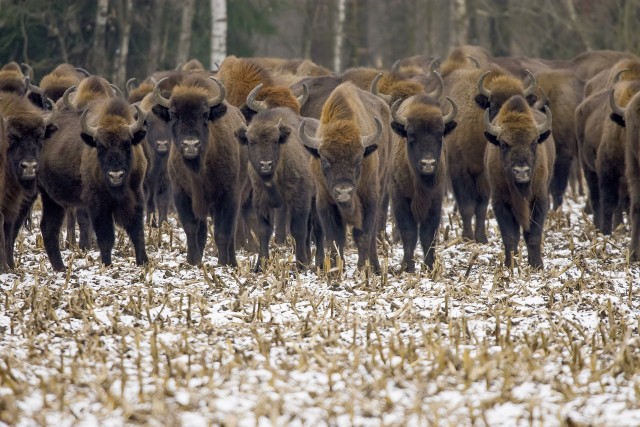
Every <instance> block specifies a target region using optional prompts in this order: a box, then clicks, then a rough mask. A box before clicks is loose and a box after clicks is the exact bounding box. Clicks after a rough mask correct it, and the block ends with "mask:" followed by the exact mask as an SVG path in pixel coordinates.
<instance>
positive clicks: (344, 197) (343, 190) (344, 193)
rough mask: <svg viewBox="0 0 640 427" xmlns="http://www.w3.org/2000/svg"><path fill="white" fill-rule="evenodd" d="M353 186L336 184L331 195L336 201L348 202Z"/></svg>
mask: <svg viewBox="0 0 640 427" xmlns="http://www.w3.org/2000/svg"><path fill="white" fill-rule="evenodd" d="M353 190H354V187H353V185H351V184H338V185H336V186H335V187H333V196H334V198H335V199H336V202H338V203H348V202H350V201H351V197H352V196H353Z"/></svg>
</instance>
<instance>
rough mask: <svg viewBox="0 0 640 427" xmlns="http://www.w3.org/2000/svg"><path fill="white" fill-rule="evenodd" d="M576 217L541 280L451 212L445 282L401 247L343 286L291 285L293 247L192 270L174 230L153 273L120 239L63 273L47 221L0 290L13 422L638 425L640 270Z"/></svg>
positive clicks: (155, 236)
mask: <svg viewBox="0 0 640 427" xmlns="http://www.w3.org/2000/svg"><path fill="white" fill-rule="evenodd" d="M583 206H584V198H582V197H577V198H575V199H574V198H570V199H569V200H567V201H566V202H565V205H564V206H563V212H557V213H552V214H550V216H549V217H548V219H547V231H546V234H545V243H544V251H543V252H544V257H545V263H546V264H545V270H544V271H542V272H536V271H531V270H530V269H529V268H528V267H527V266H526V263H522V264H520V263H518V264H517V265H516V266H515V268H514V269H513V271H510V270H509V269H506V268H503V267H502V265H501V263H502V257H503V256H502V243H501V241H500V235H499V232H498V229H497V226H496V223H495V220H494V219H493V218H492V217H491V214H490V224H489V228H488V230H489V239H490V243H489V244H488V245H478V244H475V243H468V242H462V241H461V239H460V238H459V233H460V230H461V225H460V220H459V217H458V215H457V214H456V213H454V212H453V207H452V203H451V201H449V202H448V204H447V208H446V214H445V217H444V218H443V224H442V226H441V228H440V236H439V243H438V248H437V262H436V268H435V269H434V271H432V272H425V271H422V272H421V273H416V274H411V275H410V274H403V275H399V276H396V275H394V274H392V273H391V272H390V271H391V270H392V269H393V268H394V267H396V266H397V265H398V262H399V259H400V257H401V254H402V248H401V245H399V244H395V245H391V246H390V247H388V248H386V249H382V250H383V251H385V256H384V259H385V263H386V264H387V265H388V266H389V272H385V273H384V274H383V275H382V276H380V277H367V276H366V275H364V274H361V273H359V272H357V271H354V265H355V263H356V255H355V253H354V249H353V248H351V249H350V250H349V253H348V256H347V261H346V268H345V271H344V273H343V275H342V277H337V275H332V277H329V276H327V275H325V274H321V275H319V276H318V275H316V274H315V273H312V272H308V273H303V274H292V273H291V270H290V268H289V266H290V263H291V261H292V254H291V252H292V251H291V249H290V247H289V246H287V247H279V248H276V249H274V250H273V255H276V258H277V260H276V261H274V262H273V263H271V264H270V265H269V269H268V271H267V272H266V273H265V274H254V273H251V272H250V265H251V263H252V262H253V260H254V255H251V254H248V253H246V252H243V251H239V252H238V254H239V262H240V263H241V266H240V267H239V269H238V271H232V270H229V269H226V268H220V267H216V258H215V256H213V254H214V248H213V247H210V246H208V247H207V249H206V251H205V258H206V261H205V263H204V265H202V266H201V267H192V266H189V265H187V264H186V263H185V239H184V235H183V233H182V231H181V229H180V227H179V226H178V225H177V222H176V220H175V218H173V217H172V219H171V222H172V224H171V226H169V225H165V227H164V228H163V229H161V230H156V229H153V230H148V231H147V247H148V253H149V256H150V258H152V262H151V264H150V265H149V266H148V267H147V268H138V267H136V266H135V263H134V261H133V251H132V249H131V247H130V244H129V242H128V239H127V238H126V236H125V235H124V233H123V232H122V230H119V231H118V233H119V234H118V237H117V247H116V250H115V251H114V252H115V253H114V264H113V266H111V267H109V268H105V267H103V266H101V265H100V262H99V255H98V252H97V250H92V251H89V252H88V253H86V254H85V253H82V252H80V251H70V250H65V251H64V252H63V258H64V259H65V262H67V264H68V265H69V266H70V267H69V269H68V271H67V272H66V273H53V272H51V271H50V264H49V262H48V259H47V257H46V254H45V253H44V249H43V247H42V239H41V237H40V233H39V230H38V227H37V225H36V226H34V228H33V230H32V231H30V232H25V231H23V232H22V234H21V237H20V240H19V243H18V248H17V254H18V255H19V263H20V265H19V268H18V269H17V270H16V271H15V272H14V273H12V274H4V275H0V296H1V298H0V425H4V424H7V425H18V426H31V425H51V426H72V425H82V426H94V425H95V426H98V425H99V426H116V425H122V424H125V423H126V424H129V423H130V424H141V425H142V424H143V425H151V426H154V425H157V426H160V425H172V426H173V425H184V426H208V425H224V426H267V425H274V426H352V425H353V426H427V425H428V426H431V425H433V426H466V425H476V426H516V425H525V426H530V425H534V426H554V425H561V426H562V425H565V426H583V425H584V426H587V425H596V426H602V425H606V426H625V425H626V426H637V425H640V404H639V403H638V402H640V375H639V374H640V335H639V326H640V269H639V268H638V267H637V266H629V264H628V262H627V260H626V248H627V245H628V241H629V237H628V231H626V230H625V229H624V228H623V227H620V228H619V229H618V230H616V231H615V233H614V234H613V235H612V236H610V237H604V236H601V235H599V236H598V235H596V233H595V231H594V227H593V226H592V225H591V222H590V220H589V218H588V217H587V216H586V215H585V214H583V213H582V208H583ZM37 215H38V214H37V213H36V217H37ZM34 223H35V224H37V223H38V220H37V218H35V220H34ZM211 240H212V239H209V242H211ZM523 251H524V252H525V253H526V249H525V248H523ZM418 256H419V255H418Z"/></svg>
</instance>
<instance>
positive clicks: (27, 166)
mask: <svg viewBox="0 0 640 427" xmlns="http://www.w3.org/2000/svg"><path fill="white" fill-rule="evenodd" d="M37 167H38V162H36V161H35V160H25V161H23V162H20V168H21V169H22V177H23V178H28V179H32V178H35V177H36V168H37Z"/></svg>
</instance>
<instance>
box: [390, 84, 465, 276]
mask: <svg viewBox="0 0 640 427" xmlns="http://www.w3.org/2000/svg"><path fill="white" fill-rule="evenodd" d="M448 100H449V102H450V104H451V107H452V109H451V112H450V113H449V114H447V115H445V116H444V117H443V113H442V110H441V108H440V105H439V103H438V101H437V98H436V99H434V98H432V97H431V96H429V95H425V94H419V95H413V96H411V97H409V98H407V99H406V100H404V101H403V100H397V101H396V102H395V103H394V105H393V107H392V109H391V116H392V118H393V122H392V123H391V127H392V128H393V130H394V131H395V132H396V133H397V134H398V135H400V137H401V140H399V141H395V144H394V147H393V163H392V171H391V186H390V193H391V207H392V210H393V215H394V218H395V221H396V224H397V227H398V230H399V232H400V236H401V238H402V247H403V249H404V256H403V258H402V263H401V266H400V268H401V269H402V270H406V271H408V272H413V271H415V262H414V260H413V253H414V251H415V248H416V244H417V242H418V236H420V243H421V244H422V251H423V253H424V263H425V265H426V266H427V267H429V268H432V267H433V263H434V261H435V250H434V242H435V238H436V233H437V231H438V227H439V225H440V218H441V216H442V199H443V197H444V192H445V181H446V166H445V154H444V149H443V138H444V136H445V135H446V134H448V133H449V132H451V131H452V130H453V129H454V128H455V127H456V125H457V123H456V122H455V121H454V120H453V119H454V118H455V115H456V110H457V107H456V105H455V103H454V102H453V101H452V100H451V98H448Z"/></svg>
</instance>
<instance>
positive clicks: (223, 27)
mask: <svg viewBox="0 0 640 427" xmlns="http://www.w3.org/2000/svg"><path fill="white" fill-rule="evenodd" d="M210 4H211V65H210V68H211V69H212V70H216V69H218V67H219V66H220V63H221V62H222V61H223V60H224V58H225V57H226V56H227V0H211V3H210Z"/></svg>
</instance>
